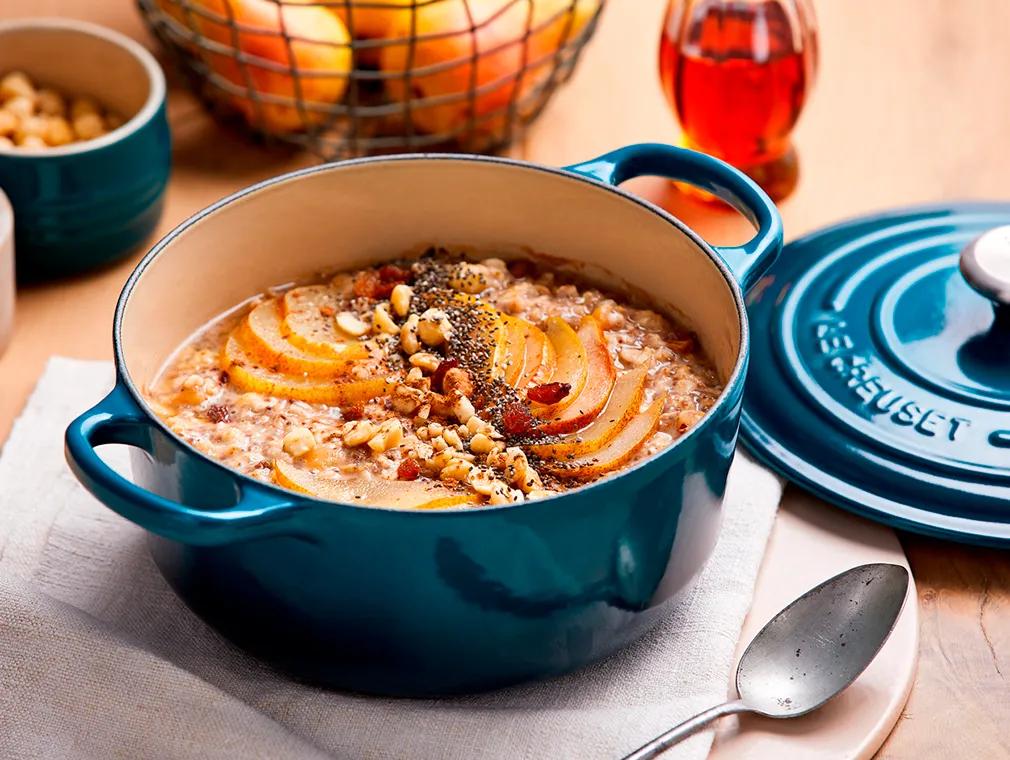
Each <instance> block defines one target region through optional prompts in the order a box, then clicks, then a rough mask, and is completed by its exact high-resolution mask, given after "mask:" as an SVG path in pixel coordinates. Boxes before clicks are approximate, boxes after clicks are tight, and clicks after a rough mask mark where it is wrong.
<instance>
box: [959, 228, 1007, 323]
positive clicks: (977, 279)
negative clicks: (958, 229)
mask: <svg viewBox="0 0 1010 760" xmlns="http://www.w3.org/2000/svg"><path fill="white" fill-rule="evenodd" d="M961 274H962V275H964V279H965V280H966V281H967V282H968V284H969V285H971V287H972V288H974V289H975V290H977V291H978V292H979V293H981V294H982V295H984V296H985V297H986V298H988V299H989V300H990V301H992V302H993V303H994V304H995V305H996V307H997V309H998V310H1000V311H1006V310H1007V308H1006V307H1010V225H1005V226H1003V227H994V228H993V229H991V230H989V231H987V232H984V233H983V234H982V235H980V236H979V237H977V238H975V239H974V240H973V241H972V242H970V243H969V244H968V245H966V246H965V247H964V250H962V251H961ZM1001 307H1002V308H1001Z"/></svg>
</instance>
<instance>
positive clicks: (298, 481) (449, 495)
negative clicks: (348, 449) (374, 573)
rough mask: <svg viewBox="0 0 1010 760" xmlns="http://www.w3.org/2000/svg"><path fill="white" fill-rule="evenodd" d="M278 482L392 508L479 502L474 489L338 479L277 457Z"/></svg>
mask: <svg viewBox="0 0 1010 760" xmlns="http://www.w3.org/2000/svg"><path fill="white" fill-rule="evenodd" d="M273 474H274V482H275V483H277V485H279V486H281V487H283V488H288V489H290V490H292V491H297V492H298V493H304V494H308V495H309V496H314V497H316V498H319V499H326V500H327V501H340V502H344V503H347V504H360V505H362V506H368V507H389V508H391V509H444V508H445V507H455V506H459V505H461V504H476V503H477V502H478V497H477V495H476V494H474V493H473V492H470V493H467V492H461V491H453V490H452V489H449V488H446V487H445V486H443V485H441V484H440V483H435V482H433V481H425V480H385V479H383V478H373V479H372V480H361V479H354V480H337V479H334V478H324V477H320V476H319V475H316V474H314V473H312V472H309V471H308V470H303V469H300V468H298V467H295V466H294V465H292V464H288V463H286V462H283V461H280V460H277V461H275V462H274V470H273Z"/></svg>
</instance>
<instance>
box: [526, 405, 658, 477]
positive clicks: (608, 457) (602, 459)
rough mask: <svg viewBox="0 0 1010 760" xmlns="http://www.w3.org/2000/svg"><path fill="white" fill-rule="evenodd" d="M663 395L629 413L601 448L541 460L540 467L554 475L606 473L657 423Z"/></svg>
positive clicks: (629, 455) (645, 438)
mask: <svg viewBox="0 0 1010 760" xmlns="http://www.w3.org/2000/svg"><path fill="white" fill-rule="evenodd" d="M662 413H663V399H661V398H660V399H656V400H655V401H653V402H652V404H650V405H649V407H648V408H647V409H646V410H645V411H644V412H640V413H638V414H636V415H635V416H634V417H632V418H631V419H630V420H629V421H628V424H627V425H625V426H624V427H623V428H622V429H621V431H620V432H619V433H618V434H617V435H616V436H614V437H613V438H611V439H610V441H609V442H608V443H606V444H605V445H604V446H603V447H602V448H600V449H597V450H596V451H590V452H587V453H585V454H579V455H575V456H572V457H568V456H565V457H563V458H562V459H557V460H551V461H544V463H543V464H542V467H543V469H544V470H545V471H547V472H550V473H551V474H553V475H554V476H555V477H558V478H563V479H577V480H585V479H587V478H595V477H599V476H600V475H606V474H607V473H610V472H613V471H614V470H616V469H618V468H619V467H621V465H623V464H624V463H625V462H627V461H628V460H629V459H631V458H632V457H633V456H634V455H635V452H637V451H638V449H639V448H641V446H642V445H643V444H644V443H645V442H646V441H648V440H649V438H651V437H652V434H653V433H655V432H656V429H657V428H658V427H659V418H660V415H661V414H662Z"/></svg>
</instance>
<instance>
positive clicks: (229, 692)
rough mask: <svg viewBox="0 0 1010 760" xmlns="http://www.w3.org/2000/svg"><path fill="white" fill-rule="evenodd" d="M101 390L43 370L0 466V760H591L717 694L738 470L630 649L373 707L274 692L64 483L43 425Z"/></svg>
mask: <svg viewBox="0 0 1010 760" xmlns="http://www.w3.org/2000/svg"><path fill="white" fill-rule="evenodd" d="M112 382H113V370H112V367H111V365H109V364H106V363H103V362H84V361H77V360H70V359H63V358H54V359H52V360H51V361H50V363H49V365H48V367H47V368H46V371H45V373H44V374H43V376H42V378H41V380H40V381H39V384H38V386H37V388H36V389H35V392H34V393H33V395H32V397H31V399H30V400H29V402H28V405H27V407H26V409H25V410H24V413H23V414H22V416H21V417H20V419H19V420H18V421H17V423H16V424H15V426H14V429H13V432H12V433H11V436H10V439H9V440H8V442H7V444H6V445H5V447H4V449H3V452H2V456H0V758H5V759H7V758H18V759H20V758H33V759H34V758H131V759H132V758H159V759H160V758H165V759H170V758H180V759H183V758H201V759H206V758H354V759H355V760H357V759H358V758H377V759H378V758H419V759H420V760H428V759H429V758H439V759H440V760H441V759H443V758H444V759H446V760H453V759H455V758H459V759H463V758H466V759H467V760H473V759H476V758H509V760H525V759H531V758H573V759H578V760H593V759H594V758H601V759H610V758H617V757H620V756H621V755H623V754H624V753H626V752H628V751H631V750H632V749H634V748H636V747H637V746H639V745H640V744H641V743H642V742H644V741H645V740H647V739H650V738H651V737H652V736H654V735H655V734H658V733H660V732H662V731H663V730H665V729H666V728H668V727H670V726H672V725H673V724H675V723H677V722H679V721H680V720H682V719H684V718H686V717H688V716H689V715H690V714H692V713H694V712H696V711H699V710H701V709H704V708H706V707H709V706H711V705H713V704H715V703H717V702H719V701H721V700H722V699H723V698H725V696H726V694H727V691H728V689H729V684H730V678H731V670H732V667H733V665H734V662H733V658H734V650H735V647H736V643H737V637H738V636H739V633H740V627H741V625H742V623H743V619H744V616H745V615H746V613H747V610H748V607H749V605H750V602H751V598H752V594H753V588H754V582H755V579H756V576H757V572H758V569H759V566H760V564H761V559H762V556H763V554H764V550H765V544H766V542H767V538H768V534H769V530H770V528H771V525H772V522H773V519H774V516H775V511H776V508H777V506H778V502H779V498H780V496H781V483H780V482H779V480H778V479H777V478H776V477H775V476H773V475H772V474H771V473H769V472H768V471H766V470H764V469H762V468H760V467H758V466H757V465H756V464H754V463H753V462H752V461H751V460H749V459H748V458H747V457H746V456H745V455H743V454H738V455H737V457H736V461H735V462H734V464H733V468H732V470H731V474H730V483H729V490H728V494H727V498H726V504H725V509H724V518H723V526H722V532H721V535H720V539H719V543H718V546H717V548H716V550H715V554H714V556H713V557H712V559H711V560H710V562H709V564H708V565H707V567H706V568H705V570H704V571H703V573H702V575H701V577H700V580H699V582H698V584H697V586H696V588H695V589H694V591H693V592H692V593H691V594H690V595H689V596H687V598H685V599H684V600H683V601H682V602H681V603H680V604H679V606H677V607H676V608H675V609H674V610H673V611H672V612H671V614H670V615H669V617H668V618H667V619H666V620H665V621H664V622H663V623H662V624H661V625H660V626H659V627H658V628H657V629H656V630H654V631H653V632H652V633H651V634H650V635H648V636H647V637H646V638H645V639H644V640H642V641H640V642H639V643H637V644H635V645H633V646H631V647H629V648H628V649H626V650H624V651H623V652H620V653H619V654H617V655H614V656H612V657H611V658H609V659H607V660H605V661H603V662H601V663H598V664H596V665H593V666H590V667H587V668H584V669H582V670H580V671H578V672H576V673H573V674H570V675H567V676H563V677H560V678H555V679H553V680H550V681H546V682H542V683H537V684H530V685H525V686H520V687H515V688H510V689H505V690H502V691H498V692H493V693H489V694H483V695H477V696H472V697H465V698H455V699H446V700H431V699H426V700H403V699H380V698H372V697H363V696H356V695H350V694H343V693H338V692H333V691H326V690H322V689H316V688H312V687H308V686H304V685H301V684H297V683H294V682H292V681H290V680H288V679H286V678H285V677H284V676H282V675H280V674H277V673H275V672H273V671H272V670H270V669H269V668H268V667H266V666H264V665H262V664H261V663H259V662H258V661H256V660H254V659H252V658H251V657H249V656H247V655H245V654H243V653H242V652H241V651H239V650H238V649H236V648H235V647H233V646H232V645H230V644H229V643H228V642H227V641H225V640H223V639H222V638H221V637H219V636H218V635H217V634H215V633H214V632H213V631H212V630H211V629H210V628H208V627H207V626H205V625H204V624H203V623H202V622H201V621H200V619H199V618H197V617H196V616H195V615H194V614H193V613H192V612H190V611H189V609H188V608H187V607H186V606H185V605H184V604H183V603H182V602H180V601H179V600H178V599H177V598H176V597H175V595H174V594H173V592H172V591H171V589H170V588H169V587H168V585H167V584H166V583H165V582H164V581H163V580H162V578H161V576H160V575H159V573H158V570H157V568H156V567H155V566H154V564H153V562H152V560H151V559H150V557H149V556H148V553H147V550H146V546H145V539H144V532H143V531H142V530H141V529H140V528H138V527H137V526H135V525H133V524H132V523H129V522H127V521H126V520H124V519H122V518H120V517H119V516H118V515H116V514H114V513H113V512H111V511H110V510H108V509H106V508H105V507H103V506H102V505H101V504H99V503H98V502H97V501H96V500H95V499H94V498H92V497H91V496H90V495H89V494H88V493H87V492H85V491H84V490H83V488H81V487H80V486H79V485H78V483H77V481H76V480H75V479H74V477H73V476H72V475H71V473H70V471H69V470H68V469H67V466H66V464H65V462H64V459H63V443H62V434H63V429H64V427H65V426H66V424H67V423H68V422H69V421H70V420H71V419H72V418H73V417H74V416H75V415H76V414H78V413H80V412H81V411H83V410H84V409H86V408H88V407H89V406H90V405H91V404H93V403H94V402H95V401H97V400H98V399H99V398H100V397H101V396H102V395H103V394H104V393H105V392H106V391H107V390H108V389H109V388H110V387H111V386H112ZM108 448H109V461H110V462H112V463H113V464H114V466H116V467H117V469H120V468H122V469H123V471H126V469H125V468H126V464H125V462H126V460H125V458H124V454H125V451H121V450H117V448H116V447H108ZM105 450H106V449H103V451H105ZM711 742H712V735H711V733H702V734H699V735H697V736H695V737H693V738H692V739H690V740H688V741H687V742H685V743H684V744H682V745H680V746H678V747H676V748H674V749H673V750H671V751H670V752H669V753H668V754H667V755H666V756H665V758H666V760H697V759H699V758H704V757H705V756H706V755H707V754H708V752H709V749H710V747H711Z"/></svg>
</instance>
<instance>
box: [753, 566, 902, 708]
mask: <svg viewBox="0 0 1010 760" xmlns="http://www.w3.org/2000/svg"><path fill="white" fill-rule="evenodd" d="M907 592H908V571H907V570H906V569H905V568H904V567H902V566H901V565H891V564H872V565H860V566H859V567H855V568H852V569H851V570H848V571H846V572H844V573H842V574H841V575H836V576H835V577H834V578H832V579H830V580H828V581H826V582H824V583H822V584H821V585H820V586H817V587H816V588H814V589H812V590H810V591H808V592H807V593H806V594H804V595H803V596H801V597H800V598H799V599H797V600H796V601H794V602H793V603H792V604H790V605H789V606H788V607H786V608H785V609H784V610H782V611H781V612H780V613H779V614H778V615H776V616H775V617H774V618H772V619H771V620H770V621H769V622H768V623H767V624H766V625H765V627H764V628H762V629H761V631H760V632H759V633H758V635H757V636H755V637H754V640H753V641H752V642H751V643H750V645H749V646H748V647H747V649H746V651H745V652H744V653H743V656H742V657H741V658H740V664H739V665H738V666H737V671H736V688H737V692H738V693H739V694H740V699H741V700H742V701H743V702H744V704H746V705H747V707H748V708H749V709H750V710H752V711H753V712H756V713H760V714H761V715H766V716H768V717H770V718H794V717H797V716H799V715H805V714H806V713H808V712H811V711H812V710H816V709H817V708H818V707H820V706H821V705H823V704H824V703H825V702H827V701H828V700H829V699H831V698H832V697H834V696H835V695H837V694H838V693H839V692H841V691H842V690H843V689H845V688H846V687H847V686H848V685H849V684H851V683H852V682H853V681H855V680H856V678H857V677H858V676H859V674H860V673H862V672H863V671H864V670H865V669H866V667H867V666H868V665H869V664H870V663H871V662H872V661H873V658H874V657H876V656H877V653H878V652H879V651H880V648H881V647H882V646H883V645H884V642H885V641H887V637H888V636H889V635H890V633H891V629H892V628H894V624H895V623H896V622H897V620H898V615H899V614H900V612H901V608H902V605H903V603H904V600H905V595H906V593H907Z"/></svg>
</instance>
